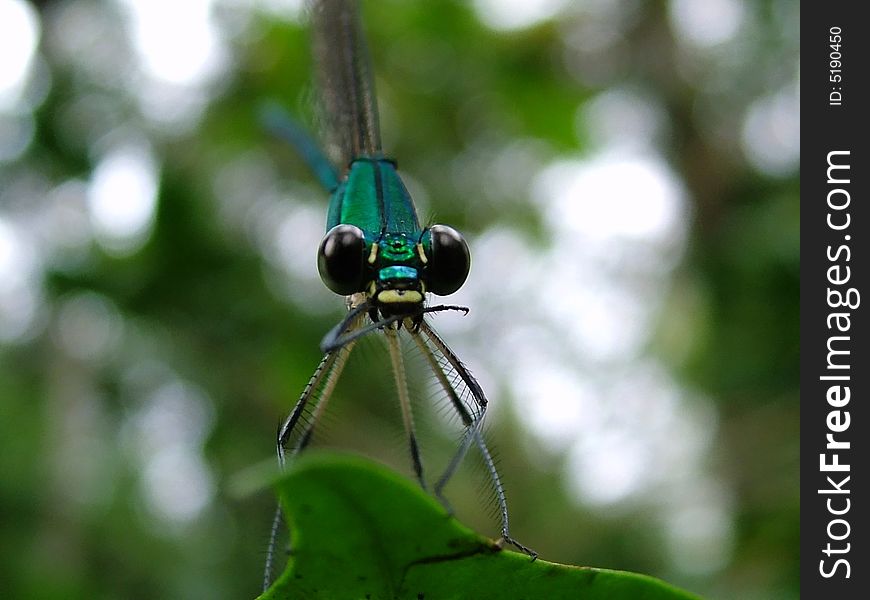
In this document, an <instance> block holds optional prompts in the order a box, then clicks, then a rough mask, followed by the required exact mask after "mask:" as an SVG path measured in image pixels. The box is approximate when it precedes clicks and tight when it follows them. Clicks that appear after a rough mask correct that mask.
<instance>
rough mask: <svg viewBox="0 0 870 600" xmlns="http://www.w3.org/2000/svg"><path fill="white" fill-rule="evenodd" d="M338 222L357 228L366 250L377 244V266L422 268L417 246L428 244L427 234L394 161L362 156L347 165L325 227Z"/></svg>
mask: <svg viewBox="0 0 870 600" xmlns="http://www.w3.org/2000/svg"><path fill="white" fill-rule="evenodd" d="M341 224H346V225H356V226H357V227H359V228H360V229H361V230H362V231H363V233H364V234H365V240H366V249H367V250H369V249H371V246H372V244H378V251H377V261H376V266H377V267H385V266H389V265H408V266H413V267H415V268H418V269H419V268H420V267H421V265H420V264H419V253H418V251H417V247H416V246H417V244H418V243H422V244H423V245H424V246H427V247H428V242H429V239H428V235H424V232H423V231H422V230H421V229H420V224H419V222H418V221H417V212H416V210H415V209H414V203H413V201H412V200H411V196H410V194H408V190H407V189H406V188H405V184H404V183H402V179H401V178H400V177H399V173H398V172H397V171H396V163H395V162H394V161H392V160H390V159H387V158H383V157H374V158H369V157H362V158H357V159H355V160H354V161H353V162H352V163H351V164H350V168H349V169H348V171H347V176H346V177H345V179H344V181H342V183H341V184H340V185H339V186H338V187H337V188H336V189H335V191H334V192H333V193H332V196H331V197H330V200H329V212H328V214H327V217H326V230H327V231H329V230H330V229H331V228H333V227H335V226H336V225H341ZM382 276H385V274H382Z"/></svg>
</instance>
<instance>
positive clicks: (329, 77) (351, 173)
mask: <svg viewBox="0 0 870 600" xmlns="http://www.w3.org/2000/svg"><path fill="white" fill-rule="evenodd" d="M310 12H311V22H312V28H313V41H314V53H315V57H316V60H317V63H318V76H319V81H318V84H319V92H320V93H321V94H322V98H321V99H322V102H323V103H324V109H325V118H326V121H327V123H326V125H327V130H328V134H329V135H330V136H331V137H330V142H331V147H332V148H333V150H334V152H333V154H335V156H334V157H333V160H330V159H329V158H327V157H326V155H325V154H324V153H323V152H322V151H321V150H320V149H319V148H318V146H317V144H315V143H314V142H313V141H312V140H311V139H310V138H309V137H308V135H307V134H306V133H305V132H304V131H302V129H301V128H299V127H298V126H297V125H295V123H293V122H292V121H290V120H287V119H286V118H282V116H281V115H280V114H275V113H274V112H271V113H268V114H267V115H266V117H265V118H266V122H267V125H268V126H269V127H270V129H272V131H273V132H274V133H275V134H276V135H278V136H280V137H283V138H285V139H287V140H289V141H290V142H291V143H292V144H293V145H294V146H296V148H297V149H299V150H300V153H301V154H302V157H303V158H304V159H305V160H306V162H307V163H308V164H309V166H310V167H311V169H312V171H313V172H314V173H315V175H316V176H317V178H318V180H319V181H320V183H321V184H322V185H323V187H324V188H326V190H327V191H328V192H329V193H330V200H329V210H328V214H327V232H326V235H325V237H324V238H323V241H322V242H321V244H320V249H319V251H318V254H317V266H318V270H319V271H320V275H321V278H322V279H323V282H324V283H325V284H326V286H327V287H328V288H329V289H330V290H332V291H333V292H335V293H337V294H341V295H343V296H346V297H347V307H348V313H347V315H346V316H345V317H344V319H342V321H341V322H340V323H339V324H338V325H336V326H335V327H334V328H333V329H332V330H331V331H329V332H328V333H327V334H326V336H325V337H324V339H323V341H322V343H321V349H322V351H323V352H324V353H325V355H324V357H323V359H322V360H321V362H320V364H319V365H318V367H317V369H316V370H315V372H314V375H313V376H312V377H311V380H310V381H309V383H308V385H307V386H306V387H305V390H304V391H303V392H302V395H301V396H300V398H299V400H298V401H297V403H296V405H295V407H294V408H293V410H292V412H291V413H290V415H289V416H288V417H287V419H286V420H285V421H284V423H283V425H282V426H281V428H280V430H279V432H278V440H277V448H278V460H279V463H280V465H281V466H282V467H283V466H284V465H285V463H286V461H287V458H288V456H292V455H294V454H296V453H298V452H301V451H302V450H303V449H305V447H306V446H307V445H308V444H309V442H310V440H311V437H312V434H313V433H314V428H315V426H316V425H317V422H318V420H319V418H320V416H321V415H322V414H323V411H324V409H325V407H326V404H327V402H328V400H329V398H330V396H331V394H332V392H333V390H334V389H335V385H336V383H337V381H338V378H339V376H340V375H341V372H342V369H343V368H344V365H345V363H346V361H347V358H348V356H349V355H350V353H351V351H352V350H353V348H354V345H355V344H356V342H357V341H358V340H359V338H360V337H362V336H364V335H366V334H369V333H373V332H382V334H383V335H384V337H385V339H386V342H387V346H388V349H389V356H390V361H391V364H392V371H393V375H394V377H395V380H396V389H397V391H398V397H399V403H400V405H401V411H402V417H403V423H404V427H405V433H406V435H407V441H408V447H409V450H410V457H411V463H412V466H413V469H414V473H415V474H416V476H417V479H418V480H419V482H420V484H421V485H422V486H423V487H424V488H427V485H426V480H425V478H424V474H423V462H422V460H421V456H420V451H419V446H418V444H417V439H416V434H415V427H414V419H413V415H412V412H411V402H410V392H409V387H408V382H407V380H406V374H405V367H404V362H403V351H402V345H401V344H400V340H399V336H400V335H407V336H409V337H410V339H411V340H413V344H412V346H413V347H416V348H417V349H418V350H419V353H420V355H422V356H423V357H424V362H425V364H426V365H427V367H428V368H429V369H430V370H431V371H432V373H433V374H434V377H435V379H436V381H437V383H438V386H439V387H440V388H441V389H442V391H443V394H444V395H445V396H446V397H447V399H448V401H449V404H450V405H451V407H452V410H454V411H455V412H456V414H457V415H458V416H459V419H460V420H461V422H462V426H463V428H464V429H463V434H462V438H461V440H460V443H459V447H458V449H457V450H456V451H455V454H454V455H453V457H452V459H451V460H450V462H449V463H448V464H447V467H446V468H445V470H444V472H443V473H442V474H441V476H440V477H439V478H438V479H437V481H436V483H435V485H434V486H433V492H434V494H435V495H436V496H437V497H438V498H439V499H441V500H442V502H443V503H444V504H445V505H446V501H445V500H444V498H443V496H442V492H443V489H444V486H445V485H446V484H447V482H448V480H449V479H450V478H451V476H452V475H453V474H454V472H455V471H456V469H457V468H458V467H459V465H460V463H461V461H462V459H463V458H464V456H465V455H466V453H467V452H468V450H469V448H471V447H472V446H473V447H475V448H476V449H477V450H478V451H479V452H480V454H481V457H482V460H483V464H484V465H485V470H486V472H487V476H488V479H489V481H490V483H491V484H492V487H493V490H494V495H495V498H496V500H497V503H498V510H499V514H500V518H501V538H502V540H503V541H504V542H506V543H510V544H512V545H514V546H515V547H516V548H518V549H520V550H522V551H523V552H525V553H527V554H529V555H530V556H531V557H532V558H534V557H535V556H537V555H536V554H535V552H534V551H532V550H530V549H529V548H526V547H525V546H523V545H522V544H520V543H519V542H517V541H516V540H514V539H513V538H511V536H510V532H509V529H508V510H507V503H506V500H505V493H504V488H503V486H502V482H501V479H500V477H499V474H498V472H497V470H496V468H495V464H494V462H493V459H492V456H491V454H490V451H489V449H488V448H487V445H486V443H485V441H484V437H483V435H482V433H481V426H482V422H483V418H484V415H485V414H486V407H487V399H486V396H485V394H484V392H483V390H482V389H481V387H480V385H479V384H478V382H477V380H476V379H475V378H474V377H473V376H472V375H471V373H470V372H469V371H468V369H467V368H466V367H465V366H464V365H463V363H462V362H461V361H460V360H459V358H458V357H457V356H456V355H455V354H454V353H453V352H452V351H451V350H450V348H448V347H447V345H446V344H445V343H444V341H443V340H442V339H441V338H440V337H439V336H438V334H437V333H436V332H435V331H434V330H433V329H432V327H431V326H430V324H429V323H428V322H427V320H426V315H427V314H428V313H434V312H440V311H450V310H459V311H464V312H467V311H468V309H467V308H464V307H460V306H453V305H435V306H428V305H427V303H426V297H427V294H434V295H436V296H446V295H449V294H452V293H453V292H455V291H457V290H458V289H459V288H460V287H461V286H462V284H463V283H464V282H465V279H466V277H467V276H468V272H469V268H470V265H471V257H470V254H469V250H468V246H467V244H466V242H465V239H464V238H463V237H462V235H461V234H460V233H459V232H458V231H456V230H455V229H453V228H452V227H450V226H447V225H431V226H428V227H421V226H420V224H419V221H418V219H417V213H416V210H415V208H414V204H413V202H412V200H411V197H410V195H409V194H408V191H407V189H406V188H405V185H404V184H403V183H402V180H401V178H400V177H399V174H398V172H397V170H396V163H395V161H393V160H392V159H390V158H387V157H386V156H384V154H383V152H382V149H381V141H380V133H379V128H378V114H377V106H376V103H375V94H374V88H373V83H372V79H371V74H370V71H369V64H368V54H367V50H366V47H365V41H364V39H363V35H362V28H361V25H360V21H359V15H358V7H357V5H356V3H355V2H354V1H352V0H321V1H316V2H314V3H312V5H311V11H310ZM336 164H337V165H340V167H341V169H340V170H339V169H336V168H335V167H334V165H336ZM280 517H281V516H280V509H279V511H278V513H277V514H276V517H275V522H274V524H273V531H272V540H271V542H270V547H269V553H268V558H267V564H266V574H265V585H266V586H268V585H269V583H270V581H271V574H272V563H273V559H274V555H275V548H274V546H275V540H276V536H277V531H278V528H279V527H280V520H281V519H280Z"/></svg>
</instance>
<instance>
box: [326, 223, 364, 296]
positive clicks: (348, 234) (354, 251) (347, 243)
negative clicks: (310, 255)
mask: <svg viewBox="0 0 870 600" xmlns="http://www.w3.org/2000/svg"><path fill="white" fill-rule="evenodd" d="M365 246H366V242H365V235H364V234H363V232H362V229H360V228H359V227H357V226H355V225H336V226H335V227H333V228H332V229H330V230H329V231H327V232H326V235H325V236H324V237H323V241H322V242H320V249H319V250H318V251H317V270H318V271H320V278H321V279H322V280H323V283H324V284H326V287H328V288H329V289H331V290H332V291H333V292H335V293H336V294H341V295H343V296H348V295H350V294H353V293H355V292H359V291H361V290H362V288H363V285H364V283H365V282H364V281H363V276H364V274H365Z"/></svg>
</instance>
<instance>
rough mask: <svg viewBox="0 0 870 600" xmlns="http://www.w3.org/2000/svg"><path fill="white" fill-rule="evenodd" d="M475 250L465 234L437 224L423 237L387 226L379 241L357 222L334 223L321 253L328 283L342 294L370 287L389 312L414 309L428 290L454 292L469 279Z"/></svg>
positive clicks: (368, 290)
mask: <svg viewBox="0 0 870 600" xmlns="http://www.w3.org/2000/svg"><path fill="white" fill-rule="evenodd" d="M470 267H471V254H470V253H469V251H468V244H466V242H465V238H463V237H462V235H461V234H460V233H459V232H458V231H456V230H455V229H453V228H452V227H449V226H447V225H433V226H432V227H430V228H428V229H426V230H425V231H424V232H423V233H422V235H420V237H419V239H411V238H409V237H408V236H407V235H406V234H404V233H389V232H381V233H380V234H379V235H378V236H377V239H376V240H374V241H368V240H366V234H365V232H364V231H363V230H362V229H360V228H359V227H357V226H355V225H348V224H341V225H336V226H335V227H333V228H332V229H330V230H329V231H328V232H327V233H326V236H324V238H323V241H322V242H321V244H320V249H319V251H318V253H317V268H318V270H319V271H320V277H321V279H323V282H324V284H326V286H327V287H328V288H329V289H331V290H332V291H333V292H335V293H336V294H342V295H345V296H347V295H350V294H355V293H360V292H364V293H365V294H366V296H367V297H369V298H371V299H372V300H373V301H374V303H375V304H376V305H377V306H378V307H380V308H381V309H382V310H383V311H384V312H386V313H391V314H402V313H407V314H410V313H413V312H416V311H418V310H419V307H420V305H421V304H422V303H423V300H424V298H425V294H426V292H432V293H433V294H437V295H439V296H446V295H448V294H452V293H453V292H455V291H456V290H458V289H459V288H460V287H462V284H463V283H465V279H466V278H467V277H468V271H469V268H470Z"/></svg>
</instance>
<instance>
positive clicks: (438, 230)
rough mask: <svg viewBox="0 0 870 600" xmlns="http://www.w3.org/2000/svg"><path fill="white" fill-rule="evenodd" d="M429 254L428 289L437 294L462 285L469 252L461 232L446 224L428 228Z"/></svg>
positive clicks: (451, 291) (448, 291) (452, 290)
mask: <svg viewBox="0 0 870 600" xmlns="http://www.w3.org/2000/svg"><path fill="white" fill-rule="evenodd" d="M429 235H430V239H431V244H432V246H431V256H430V257H429V261H428V264H427V266H426V270H427V273H428V277H427V283H428V291H430V292H432V293H433V294H438V295H439V296H446V295H448V294H452V293H453V292H455V291H456V290H458V289H459V288H461V287H462V284H463V283H465V279H466V277H468V270H469V269H470V268H471V253H469V251H468V244H466V243H465V238H464V237H462V234H461V233H459V232H458V231H456V230H455V229H453V228H452V227H449V226H447V225H433V226H432V227H430V228H429Z"/></svg>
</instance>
